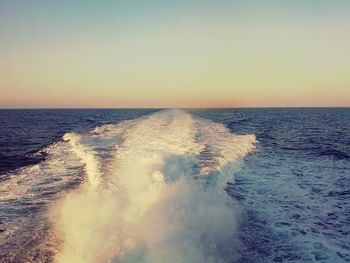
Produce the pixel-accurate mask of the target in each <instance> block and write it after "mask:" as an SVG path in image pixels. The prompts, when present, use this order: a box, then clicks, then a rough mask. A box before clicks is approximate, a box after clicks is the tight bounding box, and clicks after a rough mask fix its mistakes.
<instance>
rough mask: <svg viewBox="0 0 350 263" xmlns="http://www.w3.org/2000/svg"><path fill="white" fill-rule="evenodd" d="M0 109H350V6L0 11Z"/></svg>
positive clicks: (176, 4) (152, 4)
mask: <svg viewBox="0 0 350 263" xmlns="http://www.w3.org/2000/svg"><path fill="white" fill-rule="evenodd" d="M0 57H1V58H2V59H1V61H0V88H1V90H2V96H1V97H0V107H211V106H213V107H221V106H223V107H224V106H225V107H226V106H232V107H235V106H244V107H246V106H350V91H349V90H350V76H349V75H350V74H349V72H350V1H323V0H318V1H316V0H315V1H299V0H297V1H282V0H279V1H277V0H275V1H123V2H122V1H31V0H27V1H15V0H11V1H4V0H3V1H0Z"/></svg>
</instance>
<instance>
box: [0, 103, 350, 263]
mask: <svg viewBox="0 0 350 263" xmlns="http://www.w3.org/2000/svg"><path fill="white" fill-rule="evenodd" d="M156 111H157V110H126V109H125V110H114V109H108V110H95V109H89V110H0V184H1V186H2V188H1V191H2V192H1V191H0V194H3V195H4V196H8V193H6V191H7V190H6V189H8V191H12V192H14V193H13V197H11V198H7V197H6V198H3V199H0V262H51V261H53V258H54V254H55V253H56V252H55V251H56V250H54V249H51V248H50V246H46V245H45V246H43V245H42V244H44V243H45V242H46V241H45V242H44V241H43V240H44V239H45V240H46V238H47V235H48V233H50V232H51V230H50V224H49V223H48V224H43V223H40V224H39V223H38V222H37V221H42V218H43V215H44V214H45V213H46V211H47V209H48V207H49V206H50V204H51V203H52V202H54V201H55V200H56V198H57V196H58V195H59V194H61V193H62V192H68V191H70V190H71V189H74V188H76V187H78V186H79V184H81V183H82V180H81V179H79V178H81V176H82V175H81V174H82V173H84V172H83V170H82V168H81V167H77V165H76V164H74V165H73V164H72V163H70V162H68V161H67V160H65V159H64V155H65V153H62V155H63V157H60V158H62V160H61V159H59V160H57V161H58V162H60V167H63V168H60V169H59V170H58V169H56V168H55V169H53V168H52V167H51V166H52V164H51V163H48V162H47V161H45V160H46V158H48V153H47V151H45V150H43V149H46V148H47V147H50V145H53V144H55V143H57V142H60V141H62V136H63V135H64V134H65V133H67V132H72V131H73V132H75V133H79V134H85V133H88V132H89V131H91V130H93V129H94V128H95V127H98V126H102V125H105V124H109V123H112V124H113V123H119V122H121V121H123V120H132V119H137V118H139V117H141V116H144V115H147V116H148V115H152V114H153V113H154V112H156ZM187 112H188V113H190V114H191V115H192V116H194V117H200V118H204V119H209V120H212V121H214V122H216V123H222V124H224V125H225V126H226V127H227V128H228V129H229V130H230V131H231V132H232V133H234V134H242V135H246V134H255V136H256V139H257V141H258V143H257V144H256V145H255V146H256V149H255V150H254V151H253V152H251V153H250V154H248V155H247V156H245V157H244V158H243V166H242V168H241V169H240V170H238V171H235V173H234V177H232V179H228V180H227V184H226V186H225V187H224V188H225V191H226V192H227V194H228V195H229V196H230V197H232V200H234V202H235V203H238V205H239V210H240V212H239V214H240V216H239V217H238V219H237V220H238V225H239V226H238V227H237V229H238V231H237V234H236V235H237V239H238V240H239V242H237V244H236V243H235V244H232V246H236V248H235V249H236V251H237V253H238V255H239V256H238V257H237V259H236V260H235V261H237V262H350V109H349V108H334V109H328V108H310V109H286V108H281V109H278V108H277V109H217V110H187ZM152 128H153V127H148V129H152ZM174 139H176V138H174ZM103 143H104V144H103ZM103 143H102V142H98V148H99V149H100V150H98V151H100V152H101V156H102V159H103V158H104V157H103V156H106V160H107V159H108V160H109V158H110V154H109V153H110V150H109V149H110V148H108V147H109V146H108V147H107V146H106V144H105V142H103ZM103 147H105V149H102V150H101V148H103ZM107 148H108V149H107ZM58 149H59V150H60V149H61V148H58ZM62 149H64V151H66V149H65V148H62ZM56 150H57V149H56V148H55V151H56ZM62 151H63V150H62ZM67 151H68V150H67ZM106 163H107V161H106ZM35 165H41V168H40V169H41V170H40V171H48V172H41V174H40V173H37V172H33V175H31V173H32V171H34V170H35V169H36V168H35V167H36V166H35ZM32 167H33V168H32ZM44 168H45V169H44ZM28 169H29V170H28ZM56 170H57V172H56ZM23 171H24V172H23ZM28 171H30V172H28ZM23 173H26V176H25V177H23V180H22V179H21V180H19V181H16V180H15V179H13V178H14V177H16V176H18V177H20V176H23ZM43 173H44V174H43ZM27 174H29V175H27ZM39 175H40V176H43V178H46V179H45V180H46V181H45V180H44V181H43V180H41V181H40V182H39V181H38V183H37V184H38V185H35V184H36V178H35V176H39ZM31 177H33V178H31ZM63 177H64V178H66V177H67V178H68V179H64V180H62V178H63ZM28 181H30V182H34V183H32V184H30V187H27V188H25V189H24V188H23V187H22V184H23V185H27V182H28ZM60 181H62V182H63V181H64V184H63V183H62V184H60V185H55V186H54V187H50V188H49V187H46V188H45V190H42V189H44V188H42V187H41V186H42V185H43V184H46V183H47V182H49V183H52V182H60ZM28 185H29V184H28ZM23 189H24V190H23ZM47 189H49V191H48V190H47ZM17 191H18V193H17ZM40 191H43V192H42V193H41V192H40ZM38 192H40V195H38V196H36V197H35V198H36V199H35V202H34V201H33V200H32V199H30V202H29V201H28V200H29V199H28V198H29V197H26V198H22V196H24V195H25V194H28V195H29V194H30V196H32V195H33V193H35V194H37V193H38ZM11 194H12V193H11ZM19 196H21V198H22V199H21V198H20V197H19ZM0 198H1V196H0ZM21 224H23V225H24V226H25V227H22V228H21V227H20V225H21ZM198 224H200V222H198ZM36 229H37V231H36ZM36 232H37V233H38V234H37V237H36V238H33V233H36ZM40 233H42V235H40ZM28 238H29V239H30V242H25V241H24V240H26V239H28ZM214 243H215V240H214ZM45 244H47V243H45ZM218 244H219V242H218ZM230 246H231V245H230ZM55 249H56V247H55ZM117 262H119V261H117ZM125 262H126V261H125ZM128 262H129V261H128ZM135 262H136V261H135ZM208 262H209V261H208ZM210 262H211V261H210ZM223 262H225V261H223ZM230 262H232V261H230ZM179 263H182V262H179ZM188 263H190V262H188ZM191 263H193V262H191Z"/></svg>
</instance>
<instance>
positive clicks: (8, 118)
mask: <svg viewBox="0 0 350 263" xmlns="http://www.w3.org/2000/svg"><path fill="white" fill-rule="evenodd" d="M154 111H155V110H143V109H142V110H141V109H117V110H116V109H98V110H96V109H49V110H47V109H26V110H1V109H0V173H3V172H6V171H8V170H11V169H15V168H18V167H21V166H24V165H28V164H34V163H37V162H40V161H41V160H43V158H44V157H45V156H44V155H40V154H39V155H38V154H36V155H33V153H36V152H37V151H39V150H40V149H42V148H43V147H44V146H47V145H49V144H51V143H53V142H55V141H57V140H60V139H61V138H62V136H63V135H64V134H65V133H66V132H70V131H76V132H81V131H87V130H89V129H91V128H93V127H95V126H97V125H101V124H105V123H115V122H119V121H121V120H126V119H133V118H136V117H139V116H141V115H144V114H147V113H150V112H154Z"/></svg>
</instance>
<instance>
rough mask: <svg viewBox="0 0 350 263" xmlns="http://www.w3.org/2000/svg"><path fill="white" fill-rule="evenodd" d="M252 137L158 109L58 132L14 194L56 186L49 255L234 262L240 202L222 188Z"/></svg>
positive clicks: (50, 212)
mask: <svg viewBox="0 0 350 263" xmlns="http://www.w3.org/2000/svg"><path fill="white" fill-rule="evenodd" d="M255 143H256V139H255V136H254V135H235V134H233V133H231V132H230V131H229V129H227V128H226V127H225V126H224V125H222V124H219V123H215V122H212V121H209V120H205V119H200V118H197V117H194V116H192V115H191V114H189V113H186V112H184V111H180V110H164V111H160V112H157V113H153V114H151V115H147V116H144V117H141V118H138V119H134V120H127V121H123V122H120V123H117V124H106V125H102V126H99V127H96V128H95V129H94V130H92V131H91V132H90V133H85V134H83V133H82V134H78V133H67V134H65V135H64V137H63V141H62V142H59V143H57V144H55V145H53V146H50V147H51V148H50V147H49V149H47V151H48V152H49V157H48V159H47V160H46V161H45V162H44V163H43V164H41V166H40V167H39V168H33V167H32V168H30V169H38V170H39V171H38V172H36V173H37V174H40V176H39V175H38V176H37V177H34V176H33V174H29V173H24V172H23V171H24V170H22V171H19V172H18V173H20V172H21V173H22V177H21V178H22V180H24V181H25V183H23V184H22V186H21V189H22V190H18V193H15V195H16V197H15V198H17V199H21V198H22V199H23V198H29V197H28V193H30V189H33V187H34V186H35V185H36V186H38V185H43V184H44V185H45V187H48V185H50V184H51V186H52V189H58V190H60V192H57V194H56V195H54V198H51V199H50V198H48V197H46V199H47V200H48V201H47V203H48V206H47V207H48V209H47V212H45V218H46V220H47V221H48V222H50V224H49V226H50V227H49V230H45V231H46V232H47V231H48V232H50V234H51V235H46V236H49V238H47V239H49V240H51V241H50V242H49V241H46V243H45V244H46V247H50V246H51V247H52V248H53V247H54V249H52V251H54V252H52V260H53V261H57V262H72V260H73V259H74V262H123V263H127V262H132V263H137V262H140V263H141V262H142V263H147V262H149V263H158V262H159V263H163V262H168V263H179V262H192V263H196V262H201V263H202V262H207V263H210V262H213V263H214V262H215V263H220V262H223V263H224V262H234V261H237V260H238V258H239V253H238V251H237V248H238V247H239V240H238V235H237V227H238V224H239V214H240V208H239V205H238V204H236V203H235V201H234V200H233V199H231V198H230V197H229V196H228V195H227V194H226V193H225V190H224V188H225V186H226V183H227V182H228V181H231V182H232V181H233V180H234V178H233V174H234V173H235V172H237V171H238V170H239V169H240V168H241V165H242V158H243V157H244V156H246V155H247V154H248V153H250V152H251V151H253V150H254V144H255ZM53 149H54V150H53ZM50 151H51V153H50ZM50 154H51V155H50ZM50 156H51V157H50ZM26 169H29V168H26ZM23 174H25V175H23ZM60 175H61V176H60ZM62 175H64V178H66V179H64V178H62ZM31 177H33V179H32V180H30V178H31ZM18 178H19V175H18V174H17V175H16V176H15V175H13V177H11V178H10V179H9V180H8V183H9V184H11V182H12V184H14V181H15V180H19V179H18ZM23 178H24V179H23ZM26 178H27V180H25V179H26ZM45 180H46V181H45ZM48 180H49V181H48ZM72 182H78V183H72ZM58 184H59V185H62V188H59V186H57V185H58ZM17 185H18V184H17ZM67 185H69V187H67ZM23 189H24V190H23ZM50 189H51V188H50ZM62 189H63V190H62ZM41 193H42V192H41ZM12 195H14V193H13V192H12ZM0 197H2V199H3V200H5V201H6V200H13V196H12V197H9V196H7V197H6V195H3V196H0ZM6 198H8V199H6ZM30 198H32V199H33V198H37V199H40V197H38V195H37V194H36V193H33V195H31V196H30ZM22 199H21V200H22ZM41 199H42V198H41ZM43 233H44V232H43ZM0 242H1V241H0ZM41 246H42V245H41ZM41 256H42V257H44V256H45V255H44V254H43V255H41Z"/></svg>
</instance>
